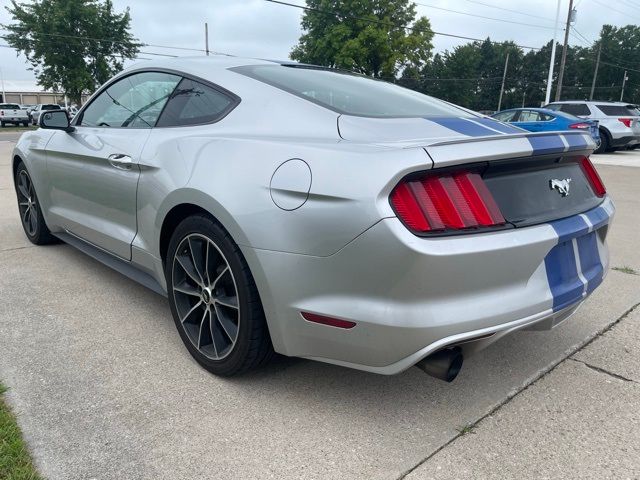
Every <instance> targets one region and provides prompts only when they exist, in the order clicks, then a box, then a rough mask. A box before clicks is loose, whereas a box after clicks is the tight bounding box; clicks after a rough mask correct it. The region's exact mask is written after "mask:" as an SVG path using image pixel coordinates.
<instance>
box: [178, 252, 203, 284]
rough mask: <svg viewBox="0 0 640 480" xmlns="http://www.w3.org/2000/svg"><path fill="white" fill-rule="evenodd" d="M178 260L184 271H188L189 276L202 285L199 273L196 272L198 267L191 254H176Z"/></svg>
mask: <svg viewBox="0 0 640 480" xmlns="http://www.w3.org/2000/svg"><path fill="white" fill-rule="evenodd" d="M176 262H177V263H178V265H180V267H181V268H182V271H184V273H186V274H187V275H188V276H189V278H190V279H191V280H192V281H193V282H195V284H196V285H199V286H202V282H201V281H200V279H199V278H198V273H197V272H196V267H195V266H194V265H193V261H192V260H191V256H190V255H189V256H186V255H181V256H178V255H176Z"/></svg>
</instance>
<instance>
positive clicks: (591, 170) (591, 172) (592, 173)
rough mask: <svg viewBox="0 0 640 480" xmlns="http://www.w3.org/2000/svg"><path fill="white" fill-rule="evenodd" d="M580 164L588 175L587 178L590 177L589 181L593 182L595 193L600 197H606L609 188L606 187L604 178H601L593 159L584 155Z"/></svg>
mask: <svg viewBox="0 0 640 480" xmlns="http://www.w3.org/2000/svg"><path fill="white" fill-rule="evenodd" d="M580 166H581V167H582V170H583V171H584V173H585V175H586V176H587V179H589V183H590V184H591V188H593V191H594V193H595V194H596V195H597V196H599V197H604V196H605V194H606V193H607V189H606V188H604V183H602V179H601V178H600V175H598V172H597V171H596V168H595V167H594V166H593V163H591V160H589V159H588V158H587V157H584V158H583V159H582V161H581V162H580Z"/></svg>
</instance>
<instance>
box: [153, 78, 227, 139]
mask: <svg viewBox="0 0 640 480" xmlns="http://www.w3.org/2000/svg"><path fill="white" fill-rule="evenodd" d="M234 103H235V100H234V99H233V98H231V97H229V96H228V95H226V94H225V93H222V92H219V91H218V90H216V89H214V88H211V87H208V86H207V85H203V84H202V83H198V82H194V81H193V80H190V79H188V78H185V79H183V80H182V81H181V82H180V84H179V85H178V87H177V88H176V89H175V90H174V91H173V93H172V94H171V98H170V99H169V102H168V103H167V106H166V107H165V109H164V111H163V112H162V116H161V117H160V120H158V123H157V125H156V126H158V127H173V126H180V125H198V124H202V123H211V122H214V121H216V120H218V119H220V118H221V117H222V116H224V115H225V114H226V113H227V112H228V111H229V109H230V108H231V107H232V106H233V105H234Z"/></svg>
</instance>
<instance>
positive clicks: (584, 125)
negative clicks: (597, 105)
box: [569, 123, 591, 130]
mask: <svg viewBox="0 0 640 480" xmlns="http://www.w3.org/2000/svg"><path fill="white" fill-rule="evenodd" d="M589 127H591V125H589V124H588V123H572V124H571V125H569V128H579V129H581V130H588V129H589Z"/></svg>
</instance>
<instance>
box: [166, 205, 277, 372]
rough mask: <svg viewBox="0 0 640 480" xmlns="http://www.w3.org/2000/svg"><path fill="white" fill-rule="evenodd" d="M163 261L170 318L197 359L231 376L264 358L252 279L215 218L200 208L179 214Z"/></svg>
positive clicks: (266, 344)
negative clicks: (199, 212)
mask: <svg viewBox="0 0 640 480" xmlns="http://www.w3.org/2000/svg"><path fill="white" fill-rule="evenodd" d="M165 263H166V264H165V275H166V280H167V290H168V293H169V303H170V305H171V313H172V314H173V319H174V321H175V324H176V327H177V328H178V332H179V333H180V337H181V338H182V341H183V342H184V344H185V346H186V347H187V349H188V350H189V352H190V353H191V355H192V356H193V357H194V358H195V360H196V361H197V362H198V363H200V365H202V366H203V367H204V368H206V369H207V370H209V371H210V372H212V373H214V374H216V375H223V376H231V375H235V374H238V373H242V372H244V371H246V370H250V369H252V368H255V367H258V366H260V365H262V364H264V363H266V361H268V360H269V359H270V357H271V356H272V354H273V347H272V345H271V339H270V337H269V332H268V329H267V325H266V321H265V317H264V312H263V310H262V304H261V302H260V298H259V295H258V291H257V288H256V285H255V282H254V280H253V277H252V275H251V272H250V271H249V267H248V266H247V264H246V261H245V260H244V258H243V256H242V253H241V252H240V249H239V248H238V246H237V245H236V244H235V243H234V242H233V240H232V239H231V237H230V236H229V234H228V233H227V232H226V231H225V230H224V229H223V228H222V227H221V226H220V225H219V224H218V223H217V222H215V221H214V220H213V219H212V218H210V217H209V216H207V215H204V214H202V215H194V216H191V217H188V218H186V219H185V220H183V221H182V222H181V223H180V224H179V225H178V227H177V228H176V230H175V231H174V233H173V235H172V237H171V241H170V243H169V249H168V254H167V259H166V262H165Z"/></svg>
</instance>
